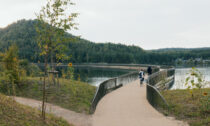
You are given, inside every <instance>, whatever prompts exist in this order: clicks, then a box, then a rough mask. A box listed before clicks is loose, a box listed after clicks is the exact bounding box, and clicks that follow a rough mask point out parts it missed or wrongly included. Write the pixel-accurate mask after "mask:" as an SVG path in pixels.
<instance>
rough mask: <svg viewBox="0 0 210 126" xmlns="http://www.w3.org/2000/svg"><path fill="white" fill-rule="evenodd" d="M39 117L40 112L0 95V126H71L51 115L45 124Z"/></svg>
mask: <svg viewBox="0 0 210 126" xmlns="http://www.w3.org/2000/svg"><path fill="white" fill-rule="evenodd" d="M40 115H41V112H39V111H37V110H35V109H33V108H30V107H27V106H24V105H20V104H18V103H17V102H15V101H13V100H12V99H11V98H8V97H6V96H4V95H2V94H0V117H1V118H0V126H71V125H69V124H68V123H67V122H66V121H64V120H62V119H61V118H56V117H54V116H52V115H50V116H47V118H46V123H45V122H43V120H42V118H41V117H40Z"/></svg>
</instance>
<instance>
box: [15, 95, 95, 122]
mask: <svg viewBox="0 0 210 126" xmlns="http://www.w3.org/2000/svg"><path fill="white" fill-rule="evenodd" d="M15 100H16V101H17V102H19V103H21V104H24V105H28V106H31V107H33V108H37V109H40V108H41V102H40V101H37V100H33V99H28V98H20V97H15ZM46 110H47V112H48V113H52V114H54V115H55V116H58V117H62V118H63V119H65V120H66V121H67V122H68V123H70V124H74V125H75V126H91V116H89V115H85V114H80V113H76V112H73V111H70V110H67V109H64V108H61V107H59V106H56V105H52V104H47V108H46Z"/></svg>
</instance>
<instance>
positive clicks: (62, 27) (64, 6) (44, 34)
mask: <svg viewBox="0 0 210 126" xmlns="http://www.w3.org/2000/svg"><path fill="white" fill-rule="evenodd" d="M71 5H74V3H72V2H71V0H47V4H46V5H45V6H44V7H42V9H41V11H40V12H39V14H37V19H38V24H37V26H36V31H37V33H38V45H39V47H40V49H41V55H42V56H44V62H45V76H44V83H43V101H42V117H43V119H44V120H45V100H46V94H45V86H46V76H47V65H48V58H50V62H51V70H52V71H54V69H55V68H54V66H55V65H54V62H55V61H54V60H55V59H56V60H58V61H60V60H62V59H63V58H65V55H64V53H63V50H64V48H65V46H64V42H65V41H66V38H65V32H66V31H67V30H71V29H77V27H76V25H77V24H76V23H75V22H74V19H75V18H76V17H77V15H78V14H77V13H70V14H68V13H67V12H66V11H69V9H70V7H71ZM53 82H54V84H55V78H54V77H53Z"/></svg>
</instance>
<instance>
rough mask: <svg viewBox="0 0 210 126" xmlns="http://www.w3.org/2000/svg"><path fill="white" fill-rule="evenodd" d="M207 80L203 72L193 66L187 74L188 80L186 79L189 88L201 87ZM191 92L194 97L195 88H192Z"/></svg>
mask: <svg viewBox="0 0 210 126" xmlns="http://www.w3.org/2000/svg"><path fill="white" fill-rule="evenodd" d="M205 84H206V83H205V80H204V78H203V75H202V73H201V72H200V71H199V70H198V69H196V68H195V67H193V68H192V69H191V70H190V71H189V73H188V74H187V77H186V80H185V86H187V89H188V90H189V89H201V88H202V87H204V86H205ZM190 93H191V94H192V97H193V90H190Z"/></svg>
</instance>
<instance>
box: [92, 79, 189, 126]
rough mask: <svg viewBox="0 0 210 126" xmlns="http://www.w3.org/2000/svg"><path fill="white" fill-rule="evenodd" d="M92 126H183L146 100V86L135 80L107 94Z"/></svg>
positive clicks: (96, 112)
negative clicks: (141, 85)
mask: <svg viewBox="0 0 210 126" xmlns="http://www.w3.org/2000/svg"><path fill="white" fill-rule="evenodd" d="M92 121H93V122H92V123H93V126H184V125H187V124H184V123H183V122H181V121H177V120H174V119H173V118H169V117H165V116H164V115H162V114H161V113H159V112H158V111H156V110H155V109H154V108H153V107H152V106H151V105H150V104H149V103H148V101H147V100H146V86H145V85H144V86H143V87H140V84H139V80H136V81H134V82H132V83H130V84H128V85H126V86H124V87H122V88H119V89H117V90H115V91H113V92H111V93H109V94H107V95H106V96H105V97H104V98H102V99H101V101H100V102H99V104H98V106H97V108H96V111H95V113H94V115H93V118H92Z"/></svg>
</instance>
